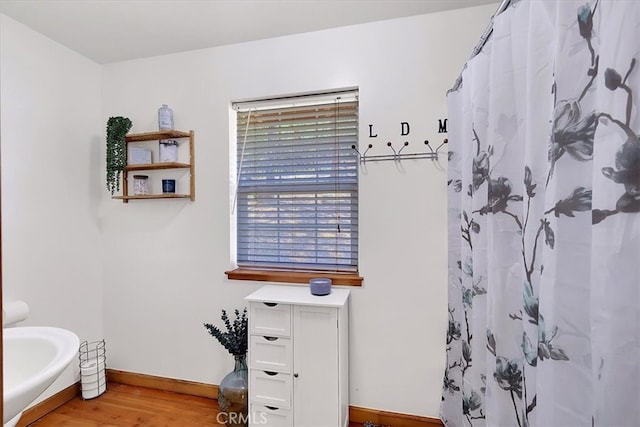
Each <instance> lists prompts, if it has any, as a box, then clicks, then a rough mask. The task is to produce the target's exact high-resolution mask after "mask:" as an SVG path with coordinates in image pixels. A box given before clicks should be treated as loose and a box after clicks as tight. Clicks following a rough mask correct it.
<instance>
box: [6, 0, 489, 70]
mask: <svg viewBox="0 0 640 427" xmlns="http://www.w3.org/2000/svg"><path fill="white" fill-rule="evenodd" d="M488 3H496V8H497V3H499V1H498V0H128V1H125V0H0V13H3V14H5V15H7V16H9V17H11V18H13V19H14V20H16V21H19V22H21V23H23V24H24V25H26V26H28V27H30V28H32V29H33V30H35V31H37V32H39V33H42V34H44V35H45V36H47V37H49V38H51V39H53V40H55V41H57V42H59V43H61V44H63V45H65V46H67V47H69V48H70V49H72V50H74V51H76V52H78V53H80V54H81V55H83V56H85V57H87V58H89V59H91V60H93V61H95V62H97V63H100V64H105V63H109V62H117V61H124V60H129V59H137V58H144V57H150V56H157V55H164V54H169V53H175V52H182V51H188V50H194V49H203V48H208V47H214V46H221V45H227V44H232V43H240V42H246V41H251V40H258V39H265V38H271V37H277V36H283V35H288V34H297V33H304V32H309V31H316V30H323V29H327V28H335V27H342V26H347V25H354V24H361V23H365V22H373V21H381V20H385V19H393V18H400V17H405V16H411V15H420V14H425V13H434V12H441V11H444V10H451V9H459V8H463V7H470V6H478V5H482V4H488ZM487 24H488V23H487Z"/></svg>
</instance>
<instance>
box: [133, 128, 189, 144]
mask: <svg viewBox="0 0 640 427" xmlns="http://www.w3.org/2000/svg"><path fill="white" fill-rule="evenodd" d="M189 136H190V133H189V132H183V131H181V130H161V131H157V132H143V133H133V134H130V135H127V136H126V137H125V139H126V141H127V142H137V141H157V140H160V139H172V138H189Z"/></svg>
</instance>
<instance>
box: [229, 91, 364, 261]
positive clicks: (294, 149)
mask: <svg viewBox="0 0 640 427" xmlns="http://www.w3.org/2000/svg"><path fill="white" fill-rule="evenodd" d="M285 102H286V105H283V102H282V101H281V102H280V105H279V106H278V102H277V101H274V100H270V101H269V102H264V101H259V102H256V103H255V104H251V103H242V104H234V107H235V108H236V110H238V111H237V132H238V135H237V141H238V149H237V152H238V159H237V161H238V188H237V204H236V211H237V212H236V215H237V262H238V266H239V267H241V268H242V267H245V268H268V269H285V270H316V271H338V272H355V271H357V269H358V158H357V156H356V155H355V152H354V150H353V149H352V148H351V147H352V146H353V145H355V146H357V145H358V100H357V92H353V91H350V92H349V93H336V94H332V95H331V97H330V98H329V99H327V96H326V95H324V96H322V97H310V96H304V97H301V98H296V99H291V98H288V99H286V100H285Z"/></svg>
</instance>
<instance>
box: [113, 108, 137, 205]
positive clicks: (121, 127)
mask: <svg viewBox="0 0 640 427" xmlns="http://www.w3.org/2000/svg"><path fill="white" fill-rule="evenodd" d="M132 124H133V123H131V120H129V119H128V118H126V117H122V116H118V117H109V120H108V121H107V190H109V192H110V193H111V195H113V193H115V192H116V191H119V190H120V172H122V171H124V168H125V167H126V166H127V143H126V141H125V136H126V135H127V132H129V129H131V125H132Z"/></svg>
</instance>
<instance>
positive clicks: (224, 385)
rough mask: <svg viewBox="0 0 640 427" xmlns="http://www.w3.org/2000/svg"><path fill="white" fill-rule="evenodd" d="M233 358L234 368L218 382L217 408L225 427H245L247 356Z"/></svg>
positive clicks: (247, 391)
mask: <svg viewBox="0 0 640 427" xmlns="http://www.w3.org/2000/svg"><path fill="white" fill-rule="evenodd" d="M234 357H235V367H234V369H233V371H231V372H229V373H228V374H227V375H226V376H225V377H224V378H223V379H222V381H221V382H220V386H219V387H218V406H219V407H220V412H221V413H222V414H224V415H221V418H222V419H223V420H224V421H225V425H226V426H227V427H240V426H242V427H246V426H247V421H248V417H247V415H248V412H249V411H248V401H249V396H248V395H249V389H248V372H247V355H246V354H243V355H241V356H234Z"/></svg>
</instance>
